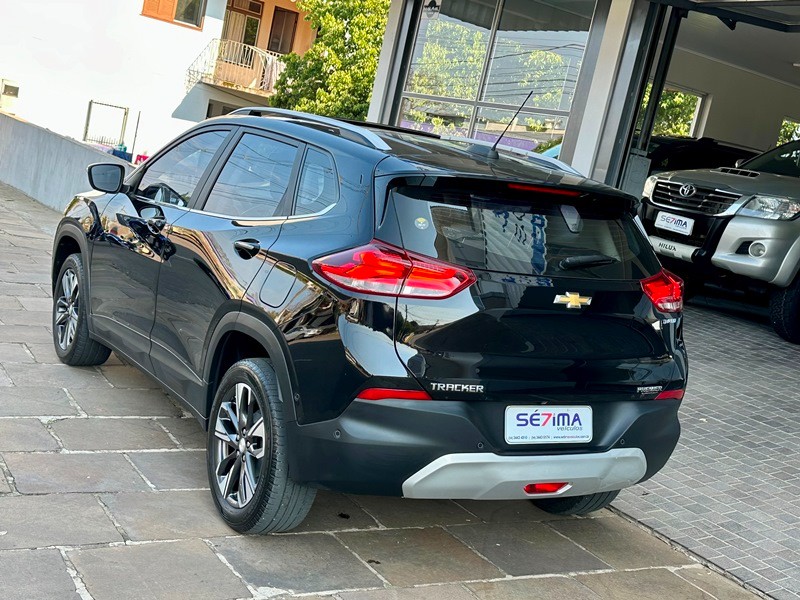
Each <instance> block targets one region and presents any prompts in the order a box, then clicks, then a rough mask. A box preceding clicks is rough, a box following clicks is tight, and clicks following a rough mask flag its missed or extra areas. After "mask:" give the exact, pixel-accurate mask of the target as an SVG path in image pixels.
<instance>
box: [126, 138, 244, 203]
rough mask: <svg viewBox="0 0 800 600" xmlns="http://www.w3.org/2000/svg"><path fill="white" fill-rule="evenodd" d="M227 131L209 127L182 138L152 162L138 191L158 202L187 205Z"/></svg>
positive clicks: (137, 192) (139, 194)
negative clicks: (197, 133) (212, 129)
mask: <svg viewBox="0 0 800 600" xmlns="http://www.w3.org/2000/svg"><path fill="white" fill-rule="evenodd" d="M226 137H228V132H227V131H207V132H205V133H201V134H200V135H196V136H194V137H191V138H189V139H188V140H184V141H182V142H181V143H180V144H178V145H177V146H175V147H174V148H172V150H170V151H169V152H167V153H166V154H164V155H163V156H160V157H159V158H157V159H156V160H155V161H154V162H153V163H152V164H148V166H147V170H146V171H145V173H144V176H143V177H142V180H141V181H140V182H139V188H138V189H137V190H136V194H137V195H138V196H141V197H143V198H149V199H150V200H153V201H154V202H161V203H163V204H175V205H176V206H186V205H187V204H189V200H191V198H192V194H193V193H194V190H195V188H196V187H197V183H198V182H199V181H200V178H201V177H202V176H203V173H204V172H205V170H206V168H207V167H208V164H209V163H210V162H211V159H212V158H214V154H216V152H217V150H219V147H220V146H221V145H222V142H223V141H224V140H225V138H226Z"/></svg>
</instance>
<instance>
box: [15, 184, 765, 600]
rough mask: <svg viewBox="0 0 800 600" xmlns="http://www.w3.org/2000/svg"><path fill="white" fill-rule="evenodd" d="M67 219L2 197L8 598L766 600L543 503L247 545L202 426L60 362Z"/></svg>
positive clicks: (433, 506) (308, 528)
mask: <svg viewBox="0 0 800 600" xmlns="http://www.w3.org/2000/svg"><path fill="white" fill-rule="evenodd" d="M57 221H58V215H57V214H55V213H53V212H52V211H50V210H48V209H45V208H44V207H42V206H40V205H38V204H36V203H34V202H33V201H31V200H30V199H27V198H26V197H25V196H23V195H22V194H20V193H19V192H16V191H15V190H13V189H11V188H9V187H7V186H4V185H2V184H0V573H2V576H0V598H4V599H14V598H48V599H60V598H74V599H77V598H81V599H82V600H89V599H95V600H105V599H113V600H120V599H125V598H131V599H136V600H147V599H150V598H192V599H197V600H199V599H203V598H209V599H214V600H220V599H223V598H267V597H277V598H289V597H293V595H297V594H309V595H307V596H304V597H305V598H320V597H323V596H324V597H329V598H330V597H335V598H338V599H340V600H514V599H520V600H522V599H525V600H528V599H536V598H542V599H544V598H549V599H555V598H569V599H575V600H583V599H587V600H588V599H594V600H596V599H599V598H609V599H615V600H617V599H627V598H630V599H637V600H639V599H646V598H652V599H654V600H664V599H670V600H682V599H687V600H688V599H698V600H701V599H702V600H713V599H717V600H740V599H741V600H746V599H748V598H755V597H756V596H755V595H754V594H752V593H750V592H748V591H746V590H744V589H743V588H742V587H740V586H739V585H737V584H735V583H733V582H731V581H730V580H728V579H726V578H725V577H723V576H721V575H718V574H716V573H713V572H711V571H709V570H708V569H706V568H704V567H703V566H701V565H700V564H698V563H697V562H696V561H695V560H693V559H692V558H691V557H690V556H688V555H687V554H685V553H682V552H678V551H676V550H675V549H674V548H672V547H671V546H670V545H668V544H667V543H665V542H664V541H662V540H661V539H658V538H657V537H656V536H654V535H652V534H651V533H650V532H649V531H648V530H646V529H645V528H643V527H641V526H639V525H638V524H635V523H632V522H630V521H628V520H627V519H624V518H622V517H621V516H619V515H617V514H615V512H613V511H609V510H605V511H601V512H599V513H597V514H596V516H594V517H592V518H558V517H554V516H552V515H548V514H546V513H543V512H541V511H538V510H537V509H536V508H534V507H533V505H532V504H529V503H526V502H458V503H456V502H446V501H410V500H402V499H391V498H375V497H364V496H344V495H340V494H332V493H325V492H321V493H320V494H319V495H318V497H317V502H316V504H315V505H314V508H313V509H312V512H311V514H310V516H309V518H308V520H307V521H306V523H304V524H303V526H302V527H301V528H300V529H299V530H297V532H293V533H290V534H283V535H272V536H263V537H244V536H240V535H235V534H234V532H233V531H231V530H230V529H228V528H227V527H226V526H225V525H224V524H223V523H222V521H221V520H220V519H219V518H218V517H217V515H216V512H215V509H214V506H213V503H212V501H211V498H210V494H209V492H208V489H207V481H206V475H205V461H204V451H203V448H204V443H205V436H204V433H203V432H202V431H201V429H200V427H199V426H198V425H197V423H196V421H195V420H194V419H192V418H188V417H187V416H186V415H185V414H184V413H183V412H182V411H181V409H180V408H179V407H178V406H177V405H176V404H174V403H173V402H172V401H170V399H169V398H168V397H167V396H166V395H165V394H164V393H163V392H162V391H160V390H159V389H157V386H156V384H155V383H154V382H153V381H152V380H150V379H149V378H147V377H146V376H144V375H142V374H141V373H139V372H138V371H136V370H134V369H132V368H130V367H127V366H125V365H123V364H122V363H121V362H120V361H119V360H117V359H116V358H114V357H113V356H112V359H111V360H109V362H108V363H107V364H106V365H103V366H102V367H98V368H81V369H76V368H70V367H66V366H64V365H61V364H60V363H58V360H57V358H56V356H55V354H54V352H53V350H52V341H51V332H50V313H49V310H50V299H49V297H48V296H49V252H50V247H51V240H52V231H53V228H54V226H55V224H56V223H57ZM689 459H690V457H689V456H688V455H687V454H686V450H685V449H684V451H683V454H682V458H681V463H680V464H681V465H682V464H683V463H684V461H686V460H689ZM643 489H652V486H651V487H648V488H636V489H635V490H634V491H632V492H630V494H633V495H636V494H639V495H640V494H642V492H643ZM670 502H673V503H674V502H676V500H675V499H674V497H673V499H672V500H670ZM652 503H653V505H654V506H658V505H659V504H658V503H659V497H658V496H656V495H655V494H653V496H652ZM630 504H631V502H630V500H626V502H625V504H624V506H626V507H627V506H629V505H630ZM670 506H671V505H670ZM682 534H683V535H685V536H690V537H691V536H692V535H694V536H695V538H692V539H697V538H700V537H701V536H703V535H704V532H702V531H697V532H696V533H691V532H682Z"/></svg>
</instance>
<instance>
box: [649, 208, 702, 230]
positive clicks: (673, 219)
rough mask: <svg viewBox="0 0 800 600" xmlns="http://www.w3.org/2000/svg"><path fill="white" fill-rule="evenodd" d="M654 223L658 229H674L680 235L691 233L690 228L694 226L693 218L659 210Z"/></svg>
mask: <svg viewBox="0 0 800 600" xmlns="http://www.w3.org/2000/svg"><path fill="white" fill-rule="evenodd" d="M654 225H655V226H656V227H658V228H659V229H666V230H667V231H674V232H675V233H680V234H682V235H691V233H692V229H693V228H694V219H690V218H688V217H682V216H681V215H673V214H672V213H668V212H664V211H661V212H659V213H658V214H657V215H656V222H655V223H654Z"/></svg>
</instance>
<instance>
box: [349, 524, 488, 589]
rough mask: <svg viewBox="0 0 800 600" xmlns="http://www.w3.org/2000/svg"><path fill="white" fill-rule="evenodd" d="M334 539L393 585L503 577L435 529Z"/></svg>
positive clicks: (381, 532) (384, 532) (383, 532)
mask: <svg viewBox="0 0 800 600" xmlns="http://www.w3.org/2000/svg"><path fill="white" fill-rule="evenodd" d="M336 536H337V537H338V538H339V539H340V540H342V542H343V543H344V544H345V545H346V546H347V547H348V548H350V549H351V550H352V551H353V552H355V553H356V554H358V556H360V557H361V559H362V560H364V561H365V562H366V563H368V564H369V565H371V566H372V568H374V569H375V570H376V571H377V572H378V573H380V574H381V575H382V576H383V577H384V578H385V579H386V580H387V581H388V582H389V583H391V584H392V585H397V586H411V585H419V584H425V583H447V582H454V581H465V580H471V579H472V580H474V579H492V578H494V577H502V576H503V573H501V572H500V570H499V569H498V568H497V567H495V566H494V565H492V564H491V563H489V562H487V561H486V560H484V559H483V558H481V557H480V556H478V555H477V554H475V553H474V552H473V551H472V550H470V549H469V548H467V547H466V546H465V545H464V544H462V543H461V542H459V541H458V540H457V539H455V538H454V537H453V536H451V535H450V534H448V533H447V532H446V531H444V530H442V529H440V528H438V527H431V528H427V529H390V530H382V531H381V530H379V531H358V532H347V533H338V534H336Z"/></svg>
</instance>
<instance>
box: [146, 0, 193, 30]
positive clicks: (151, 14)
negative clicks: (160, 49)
mask: <svg viewBox="0 0 800 600" xmlns="http://www.w3.org/2000/svg"><path fill="white" fill-rule="evenodd" d="M153 1H155V2H158V1H159V0H143V2H142V12H141V13H140V14H141V16H143V17H147V18H148V19H155V20H156V21H161V22H163V23H172V24H173V25H178V26H179V27H186V28H187V29H194V30H195V31H202V30H203V25H204V23H205V19H206V9H207V8H208V0H201V2H202V4H201V6H200V23H199V24H198V25H195V24H194V23H187V22H186V21H179V20H178V19H176V18H175V17H176V13H177V12H178V1H179V0H174V6H173V7H172V11H171V12H172V16H171V17H166V16H164V15H163V14H160V13H159V12H158V10H148V4H150V3H151V2H153ZM161 1H163V0H161Z"/></svg>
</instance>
